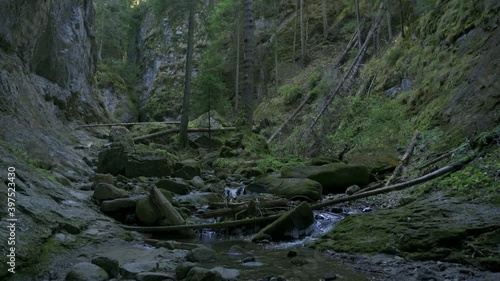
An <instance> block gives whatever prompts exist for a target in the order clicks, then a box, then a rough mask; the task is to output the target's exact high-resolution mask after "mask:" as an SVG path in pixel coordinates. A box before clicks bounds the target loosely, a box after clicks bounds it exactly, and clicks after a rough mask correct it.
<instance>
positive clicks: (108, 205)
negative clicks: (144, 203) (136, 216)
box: [101, 197, 143, 212]
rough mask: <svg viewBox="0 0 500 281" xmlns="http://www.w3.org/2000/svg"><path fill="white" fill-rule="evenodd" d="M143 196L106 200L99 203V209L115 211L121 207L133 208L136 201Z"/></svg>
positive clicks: (121, 208)
mask: <svg viewBox="0 0 500 281" xmlns="http://www.w3.org/2000/svg"><path fill="white" fill-rule="evenodd" d="M141 198H143V197H132V198H118V199H113V200H106V201H103V202H102V203H101V211H103V212H116V211H119V210H123V209H129V208H135V207H136V205H137V202H138V201H139V200H140V199H141Z"/></svg>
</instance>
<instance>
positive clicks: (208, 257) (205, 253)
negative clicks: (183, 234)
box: [186, 247, 215, 262]
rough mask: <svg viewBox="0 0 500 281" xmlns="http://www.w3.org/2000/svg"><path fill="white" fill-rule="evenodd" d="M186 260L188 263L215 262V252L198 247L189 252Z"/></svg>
mask: <svg viewBox="0 0 500 281" xmlns="http://www.w3.org/2000/svg"><path fill="white" fill-rule="evenodd" d="M186 259H187V260H188V261H190V262H209V261H213V260H215V252H214V251H213V250H212V249H210V248H207V247H198V248H194V249H193V250H191V252H190V253H189V254H188V255H187V256H186Z"/></svg>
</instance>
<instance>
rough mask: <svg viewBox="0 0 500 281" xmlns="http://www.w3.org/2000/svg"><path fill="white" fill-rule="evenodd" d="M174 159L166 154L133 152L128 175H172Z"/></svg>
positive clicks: (126, 170) (130, 157) (128, 165)
mask: <svg viewBox="0 0 500 281" xmlns="http://www.w3.org/2000/svg"><path fill="white" fill-rule="evenodd" d="M173 163H174V161H173V159H172V157H171V156H170V155H168V154H165V155H162V154H136V153H134V154H132V155H129V157H128V162H127V166H126V169H125V175H126V176H127V177H130V178H133V177H140V176H145V177H167V176H170V175H172V171H173Z"/></svg>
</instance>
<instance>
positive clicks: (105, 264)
mask: <svg viewBox="0 0 500 281" xmlns="http://www.w3.org/2000/svg"><path fill="white" fill-rule="evenodd" d="M92 263H93V264H95V265H97V266H98V267H100V268H102V269H104V270H105V271H106V272H107V273H108V275H109V276H111V277H118V275H119V274H120V264H119V263H118V261H117V260H114V259H110V258H108V257H97V258H94V259H92Z"/></svg>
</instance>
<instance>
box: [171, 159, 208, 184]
mask: <svg viewBox="0 0 500 281" xmlns="http://www.w3.org/2000/svg"><path fill="white" fill-rule="evenodd" d="M174 169H175V171H174V173H173V176H174V177H178V178H183V179H185V180H190V179H192V178H194V177H196V176H200V175H201V167H200V164H199V163H198V161H196V160H193V159H187V160H184V161H182V162H178V163H175V166H174Z"/></svg>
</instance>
